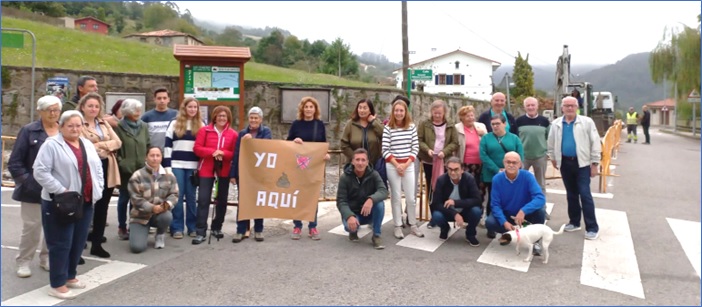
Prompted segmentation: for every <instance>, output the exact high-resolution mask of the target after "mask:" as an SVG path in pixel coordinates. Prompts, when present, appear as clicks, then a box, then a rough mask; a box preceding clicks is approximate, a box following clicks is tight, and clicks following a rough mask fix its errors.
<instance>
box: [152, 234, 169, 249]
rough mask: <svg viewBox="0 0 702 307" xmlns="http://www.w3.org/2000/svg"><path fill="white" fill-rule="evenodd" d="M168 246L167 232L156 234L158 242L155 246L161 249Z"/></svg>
mask: <svg viewBox="0 0 702 307" xmlns="http://www.w3.org/2000/svg"><path fill="white" fill-rule="evenodd" d="M165 246H166V234H160V235H156V244H154V248H157V249H161V248H164V247H165Z"/></svg>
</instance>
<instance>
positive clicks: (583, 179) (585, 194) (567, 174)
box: [548, 97, 602, 240]
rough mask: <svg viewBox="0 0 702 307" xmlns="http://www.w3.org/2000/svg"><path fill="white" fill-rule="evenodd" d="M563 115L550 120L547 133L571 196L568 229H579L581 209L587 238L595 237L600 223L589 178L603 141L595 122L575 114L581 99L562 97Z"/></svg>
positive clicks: (553, 157) (552, 155) (555, 163)
mask: <svg viewBox="0 0 702 307" xmlns="http://www.w3.org/2000/svg"><path fill="white" fill-rule="evenodd" d="M561 108H562V111H563V116H561V117H559V118H556V120H554V121H553V123H552V124H551V130H550V132H549V134H548V156H549V158H551V163H552V164H553V167H554V168H555V169H559V168H560V171H561V177H562V179H563V184H564V185H565V188H566V195H567V199H568V217H569V218H570V222H569V223H568V225H566V227H565V231H568V232H572V231H578V230H580V229H581V228H580V218H581V211H582V216H583V217H584V218H585V230H586V233H585V239H588V240H595V239H597V237H598V236H599V234H598V232H599V226H598V225H597V219H596V218H595V202H594V201H593V199H592V193H591V192H590V178H591V177H595V176H596V175H597V173H598V168H599V164H600V157H601V153H602V145H601V144H600V135H599V134H598V133H597V127H595V122H593V121H592V119H591V118H589V117H586V116H580V115H577V114H576V110H577V108H578V100H577V99H575V97H566V98H563V101H562V103H561Z"/></svg>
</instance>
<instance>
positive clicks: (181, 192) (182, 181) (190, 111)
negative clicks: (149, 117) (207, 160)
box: [163, 97, 204, 239]
mask: <svg viewBox="0 0 702 307" xmlns="http://www.w3.org/2000/svg"><path fill="white" fill-rule="evenodd" d="M202 126H204V123H203V121H202V114H201V113H200V102H199V101H197V99H195V98H193V97H188V98H185V100H183V103H182V104H181V105H180V110H179V111H178V115H177V116H176V118H175V119H174V120H172V121H171V122H170V123H169V124H168V129H167V130H166V145H165V147H164V159H163V167H165V168H166V170H167V171H168V173H172V174H173V175H174V176H175V177H176V181H177V182H178V203H177V204H176V205H175V207H174V208H173V211H172V212H173V221H172V222H171V236H173V238H174V239H182V238H183V231H184V230H185V227H184V224H187V227H188V235H189V236H190V237H195V222H196V219H197V202H196V201H195V190H196V189H197V187H196V186H194V185H193V184H192V182H191V180H190V176H192V175H193V172H195V170H196V169H197V168H198V162H199V161H200V158H198V157H197V156H196V155H195V152H193V147H194V146H195V136H196V135H197V132H198V131H200V128H202ZM183 196H185V208H186V209H185V212H186V214H185V217H184V216H183Z"/></svg>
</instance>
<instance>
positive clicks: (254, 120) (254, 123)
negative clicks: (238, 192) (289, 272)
mask: <svg viewBox="0 0 702 307" xmlns="http://www.w3.org/2000/svg"><path fill="white" fill-rule="evenodd" d="M251 138H255V139H268V140H270V139H271V138H272V134H271V129H270V128H268V127H267V126H264V125H263V110H261V108H259V107H253V108H251V109H250V110H249V125H248V126H247V127H246V128H244V130H241V131H239V138H238V139H237V140H236V149H235V150H234V152H235V153H236V154H235V155H234V156H235V157H236V159H233V160H232V168H231V171H229V177H230V178H231V182H232V184H237V183H238V180H239V152H240V149H241V140H245V139H251ZM240 199H241V198H240ZM247 205H250V204H247ZM241 206H242V204H241V203H239V208H241ZM249 225H250V221H249V220H243V221H239V212H238V210H237V223H236V234H234V239H232V242H233V243H239V242H241V240H243V239H244V234H245V233H246V230H248V229H249ZM254 239H255V240H256V241H257V242H261V241H263V219H254Z"/></svg>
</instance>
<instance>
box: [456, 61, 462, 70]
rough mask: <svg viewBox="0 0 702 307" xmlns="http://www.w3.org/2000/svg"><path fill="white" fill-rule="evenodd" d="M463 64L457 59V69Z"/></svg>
mask: <svg viewBox="0 0 702 307" xmlns="http://www.w3.org/2000/svg"><path fill="white" fill-rule="evenodd" d="M459 65H461V62H459V61H456V69H458V66H459Z"/></svg>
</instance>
